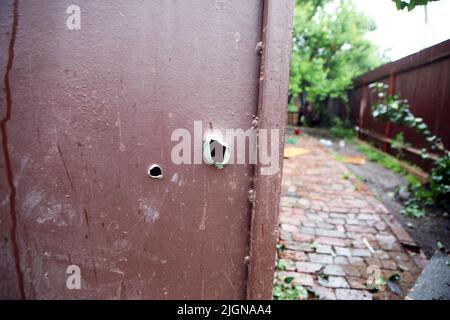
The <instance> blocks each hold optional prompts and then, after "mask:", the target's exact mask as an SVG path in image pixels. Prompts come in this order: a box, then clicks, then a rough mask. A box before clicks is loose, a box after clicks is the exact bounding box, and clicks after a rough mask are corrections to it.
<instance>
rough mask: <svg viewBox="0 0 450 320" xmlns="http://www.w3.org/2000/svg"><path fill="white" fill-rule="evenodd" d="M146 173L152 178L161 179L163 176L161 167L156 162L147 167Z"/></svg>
mask: <svg viewBox="0 0 450 320" xmlns="http://www.w3.org/2000/svg"><path fill="white" fill-rule="evenodd" d="M147 174H148V175H149V177H150V178H152V179H162V177H163V173H162V169H161V167H160V166H158V165H157V164H153V165H151V166H150V168H148V172H147Z"/></svg>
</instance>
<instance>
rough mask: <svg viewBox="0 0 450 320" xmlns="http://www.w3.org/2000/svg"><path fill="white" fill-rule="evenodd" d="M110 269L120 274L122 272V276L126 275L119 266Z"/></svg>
mask: <svg viewBox="0 0 450 320" xmlns="http://www.w3.org/2000/svg"><path fill="white" fill-rule="evenodd" d="M110 271H112V272H114V273H118V274H120V275H121V276H122V277H123V276H124V275H125V273H124V272H123V271H122V270H120V269H118V268H112V269H110Z"/></svg>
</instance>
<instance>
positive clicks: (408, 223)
mask: <svg viewBox="0 0 450 320" xmlns="http://www.w3.org/2000/svg"><path fill="white" fill-rule="evenodd" d="M287 130H288V131H291V130H292V129H291V128H288V129H287ZM302 134H308V135H311V136H314V137H317V138H322V139H327V140H330V141H332V142H333V145H332V146H331V147H330V149H332V150H333V151H335V152H337V153H339V154H341V155H344V156H349V155H361V153H360V152H358V151H357V150H356V144H355V143H346V144H345V147H340V146H339V143H338V142H339V141H338V140H336V139H333V138H332V137H331V135H330V133H329V131H328V130H327V129H319V128H302ZM345 165H346V167H347V168H348V169H349V170H350V171H351V172H352V173H354V174H355V175H356V176H358V177H359V178H361V179H362V181H363V182H364V183H365V184H366V186H367V187H368V188H369V189H370V190H371V191H372V192H373V193H374V194H375V195H376V197H377V198H378V199H379V200H380V201H381V202H382V203H383V204H384V205H385V206H386V208H387V209H388V210H390V211H391V212H392V213H393V214H394V215H395V217H396V218H397V219H398V221H399V222H400V223H401V224H402V226H403V228H404V229H405V230H407V231H408V232H409V234H410V235H411V237H412V238H413V239H414V240H415V241H416V243H417V244H418V245H419V246H420V247H421V249H422V250H423V252H424V253H425V255H426V256H427V258H430V257H431V256H432V255H433V253H434V252H435V251H436V250H437V242H438V241H440V242H441V243H443V244H444V246H445V248H447V249H448V248H450V217H449V215H447V216H445V215H444V214H443V212H442V211H440V210H438V209H429V210H428V211H427V215H426V216H425V217H424V218H419V219H417V218H409V217H405V216H404V215H402V214H401V213H400V212H401V210H402V209H403V204H402V202H401V201H400V200H399V199H398V198H397V197H396V196H395V191H396V190H397V189H398V187H400V186H404V187H406V186H407V185H408V183H407V181H406V180H405V179H404V178H403V177H402V176H401V175H399V174H397V173H394V172H392V171H390V170H388V169H386V168H384V167H382V166H381V165H379V164H377V163H374V162H370V161H366V163H365V164H364V165H352V164H345Z"/></svg>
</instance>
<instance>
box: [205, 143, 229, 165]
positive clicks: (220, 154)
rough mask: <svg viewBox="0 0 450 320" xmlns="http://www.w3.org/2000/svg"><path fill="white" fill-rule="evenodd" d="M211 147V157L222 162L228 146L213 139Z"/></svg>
mask: <svg viewBox="0 0 450 320" xmlns="http://www.w3.org/2000/svg"><path fill="white" fill-rule="evenodd" d="M209 149H210V152H211V159H213V161H214V162H217V163H222V162H223V160H224V158H225V152H226V151H227V148H226V147H225V146H224V145H222V144H221V143H220V142H219V141H216V140H211V142H210V143H209ZM216 151H217V152H216Z"/></svg>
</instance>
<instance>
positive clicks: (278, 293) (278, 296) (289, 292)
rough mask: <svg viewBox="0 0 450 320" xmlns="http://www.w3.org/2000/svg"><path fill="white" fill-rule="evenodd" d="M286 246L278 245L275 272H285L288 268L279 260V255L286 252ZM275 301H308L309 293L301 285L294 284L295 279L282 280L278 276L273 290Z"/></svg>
mask: <svg viewBox="0 0 450 320" xmlns="http://www.w3.org/2000/svg"><path fill="white" fill-rule="evenodd" d="M284 249H285V248H284V245H282V244H277V259H276V261H275V270H276V271H284V270H285V269H286V266H285V264H284V262H283V260H281V259H280V258H279V254H280V253H281V252H283V251H284ZM272 296H273V299H274V300H299V299H307V298H308V291H307V290H306V289H305V288H304V287H303V286H301V285H299V284H295V283H294V277H286V278H284V279H282V280H281V279H280V278H279V277H278V275H277V276H276V278H275V283H274V286H273V290H272Z"/></svg>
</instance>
